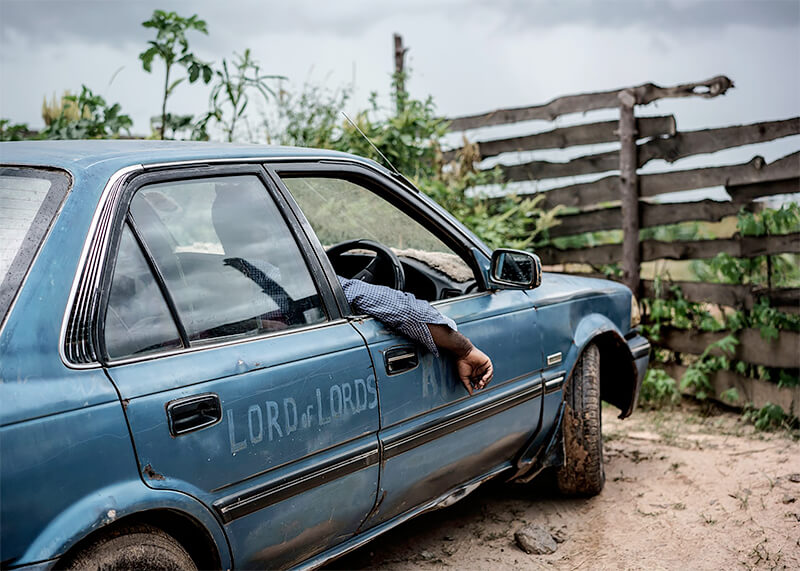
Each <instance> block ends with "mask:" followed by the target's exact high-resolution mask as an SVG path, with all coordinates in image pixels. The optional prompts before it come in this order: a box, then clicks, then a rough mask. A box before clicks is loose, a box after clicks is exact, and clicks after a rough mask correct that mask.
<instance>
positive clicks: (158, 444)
mask: <svg viewBox="0 0 800 571" xmlns="http://www.w3.org/2000/svg"><path fill="white" fill-rule="evenodd" d="M278 198H279V197H278ZM123 203H124V204H129V205H130V206H129V208H127V207H126V208H123V211H122V212H121V215H123V216H124V219H122V220H121V221H120V222H121V223H120V225H119V227H118V228H117V230H116V232H115V234H116V236H117V237H116V238H115V242H116V243H114V244H112V248H115V249H116V252H117V253H116V255H115V256H114V257H113V259H114V262H115V263H114V264H113V265H112V268H109V270H112V269H113V272H112V273H110V274H109V276H108V280H109V284H108V286H107V293H106V295H105V298H106V299H105V300H104V306H105V307H106V308H107V309H106V311H105V318H104V328H103V332H104V333H103V337H102V340H103V343H102V353H103V355H104V360H105V364H106V368H107V372H108V375H109V376H110V378H111V379H112V380H113V382H114V384H115V385H116V386H117V388H118V390H119V394H120V396H121V398H122V399H123V404H124V405H125V410H126V415H127V419H128V423H129V426H130V430H131V434H132V436H133V442H134V444H135V448H136V453H137V456H138V460H139V464H140V468H141V471H142V476H143V479H144V481H145V482H146V483H147V484H148V485H149V486H151V487H153V488H169V489H174V490H180V491H182V492H185V493H187V494H190V495H192V496H195V497H197V498H199V499H200V500H201V501H203V502H204V503H205V504H206V505H207V506H208V507H209V509H212V510H213V511H214V512H215V513H216V515H217V517H218V518H219V519H221V521H222V522H224V525H225V529H226V531H227V534H228V538H229V541H230V543H231V547H232V551H233V555H234V559H235V563H236V566H237V567H241V568H255V567H262V568H263V567H270V568H272V567H283V566H288V565H291V564H294V563H298V562H299V561H302V560H303V559H306V558H307V557H309V556H312V555H314V554H315V553H318V552H321V551H323V550H325V549H326V548H328V547H330V546H332V545H335V544H337V543H339V542H341V541H343V540H344V539H346V538H347V537H349V536H351V535H353V534H354V533H355V531H356V529H357V528H358V526H359V525H360V524H361V523H362V521H363V520H364V518H365V517H366V515H367V513H368V512H369V511H370V509H371V508H372V507H373V504H374V502H375V497H376V493H377V485H378V484H377V483H378V439H377V430H378V423H379V416H378V406H377V405H378V403H377V390H376V381H375V377H374V374H373V369H372V365H371V360H370V356H369V353H368V351H367V348H366V346H365V344H364V341H363V339H362V337H361V336H360V334H359V333H358V332H357V331H356V330H355V329H354V328H353V327H352V326H351V325H350V324H349V323H348V322H347V321H346V320H345V319H343V318H342V316H341V315H340V312H339V309H338V307H337V304H336V302H335V300H334V298H333V296H332V295H331V290H330V284H329V283H328V280H326V278H325V276H324V274H323V273H322V272H321V271H320V269H319V265H318V261H317V260H316V259H315V257H314V255H313V253H311V252H310V250H309V249H308V243H307V241H306V239H305V238H304V236H303V233H302V232H299V231H298V226H297V221H296V220H295V219H294V218H293V217H292V215H291V214H290V213H287V212H286V211H285V209H284V208H282V203H281V202H280V200H279V199H278V201H277V202H276V196H275V195H274V193H272V192H271V191H270V190H269V183H268V180H267V178H266V177H265V174H264V171H263V169H262V167H259V166H256V165H249V166H240V167H231V166H228V167H215V168H211V169H209V168H202V169H199V170H196V171H192V170H190V169H182V170H176V171H172V172H171V171H167V172H157V173H151V174H145V175H142V176H139V177H137V178H136V179H134V181H133V183H132V185H131V188H129V189H128V190H127V191H126V198H125V199H123ZM125 210H127V212H125ZM117 244H118V245H117Z"/></svg>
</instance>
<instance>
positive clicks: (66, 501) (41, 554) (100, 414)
mask: <svg viewBox="0 0 800 571" xmlns="http://www.w3.org/2000/svg"><path fill="white" fill-rule="evenodd" d="M85 375H86V376H90V375H93V376H97V377H104V376H105V375H103V373H102V371H99V370H95V371H86V372H85ZM97 382H98V383H99V382H101V380H100V379H97ZM44 395H46V393H44ZM44 395H43V397H42V398H44ZM0 440H2V446H0V466H1V467H2V486H0V504H2V508H3V535H2V543H0V550H2V562H3V564H4V565H9V564H25V563H31V562H34V561H38V560H44V559H50V558H52V557H56V556H58V555H60V554H61V553H63V551H64V550H66V548H68V547H69V546H70V545H71V544H72V543H73V542H74V541H76V540H77V539H80V538H81V537H82V536H83V535H84V534H86V533H87V532H88V531H89V530H90V529H91V528H92V527H94V526H99V525H101V524H102V522H103V521H104V520H106V521H113V519H115V518H116V514H112V517H111V519H108V518H109V516H108V513H107V512H108V510H112V511H113V510H116V509H119V512H120V513H122V512H124V511H125V509H127V508H128V506H129V504H128V502H130V501H131V499H130V498H128V497H126V496H119V497H111V496H107V495H104V494H103V492H102V490H108V489H111V488H113V487H114V486H117V485H122V484H127V483H129V482H131V481H135V482H138V483H139V484H141V480H140V479H139V471H138V469H137V467H136V459H135V457H134V454H133V450H132V449H131V441H130V435H129V434H128V431H127V428H126V425H125V417H124V415H123V412H122V406H121V405H120V403H119V401H118V400H115V401H114V402H112V403H107V404H103V405H97V406H90V407H86V408H83V409H80V410H75V411H71V412H66V413H62V414H55V415H50V416H45V417H41V418H37V419H33V420H29V421H25V422H19V423H16V424H13V425H10V426H5V427H3V428H2V429H0ZM103 499H105V500H107V501H108V503H106V502H104V501H103ZM68 514H70V515H68Z"/></svg>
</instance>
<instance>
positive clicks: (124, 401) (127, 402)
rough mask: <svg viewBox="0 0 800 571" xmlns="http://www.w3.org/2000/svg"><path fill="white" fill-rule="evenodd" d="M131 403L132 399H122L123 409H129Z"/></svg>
mask: <svg viewBox="0 0 800 571" xmlns="http://www.w3.org/2000/svg"><path fill="white" fill-rule="evenodd" d="M129 404H131V399H122V410H128V405H129Z"/></svg>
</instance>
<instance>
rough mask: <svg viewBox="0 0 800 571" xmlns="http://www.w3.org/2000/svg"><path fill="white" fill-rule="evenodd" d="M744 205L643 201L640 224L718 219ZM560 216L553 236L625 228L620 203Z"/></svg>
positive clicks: (707, 202)
mask: <svg viewBox="0 0 800 571" xmlns="http://www.w3.org/2000/svg"><path fill="white" fill-rule="evenodd" d="M751 206H757V205H751ZM741 208H742V205H741V204H738V203H736V202H718V201H716V200H708V199H706V200H700V201H697V202H678V203H675V204H647V203H645V202H640V203H639V213H640V219H639V226H640V227H641V228H652V227H654V226H664V225H666V224H677V223H678V222H689V221H706V222H719V221H720V220H722V219H723V218H725V217H726V216H735V215H736V214H737V213H738V212H739V210H741ZM558 220H559V221H560V222H561V224H559V225H558V226H554V227H553V228H550V229H549V230H548V234H549V236H550V237H551V238H555V237H558V236H571V235H574V234H582V233H584V232H597V231H599V230H614V229H617V228H622V214H621V208H620V207H619V206H613V207H611V208H603V209H600V210H591V211H589V212H578V213H576V214H566V215H563V216H559V217H558Z"/></svg>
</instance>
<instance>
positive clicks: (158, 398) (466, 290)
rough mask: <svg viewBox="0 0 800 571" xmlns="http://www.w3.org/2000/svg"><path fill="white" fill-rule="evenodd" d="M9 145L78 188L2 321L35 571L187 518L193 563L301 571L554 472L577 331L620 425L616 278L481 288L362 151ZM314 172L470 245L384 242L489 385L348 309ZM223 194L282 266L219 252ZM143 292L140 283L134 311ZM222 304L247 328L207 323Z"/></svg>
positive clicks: (432, 212)
mask: <svg viewBox="0 0 800 571" xmlns="http://www.w3.org/2000/svg"><path fill="white" fill-rule="evenodd" d="M2 150H3V160H4V162H7V163H8V164H11V165H14V168H15V169H20V168H21V169H24V168H26V167H25V165H31V167H35V168H46V169H49V171H53V172H60V173H62V174H63V176H64V177H65V180H69V182H70V186H69V188H68V191H67V192H66V193H65V194H64V195H63V197H62V198H63V202H62V203H60V204H59V205H58V206H57V207H53V208H52V211H53V214H52V219H50V220H47V221H46V224H47V225H48V228H47V232H46V233H45V235H44V236H43V238H42V239H41V243H40V244H39V245H38V246H37V248H36V255H35V257H33V258H32V263H31V264H30V268H29V269H28V271H27V273H26V275H25V277H24V280H22V281H21V282H20V285H19V287H16V286H15V291H14V292H13V301H12V303H11V304H10V305H9V308H8V311H6V312H5V315H0V438H1V439H2V443H3V445H2V447H0V455H1V458H0V460H2V461H0V478H2V485H1V486H0V494H2V501H1V502H0V506H1V509H2V520H3V521H4V522H9V521H13V522H15V523H14V525H7V524H6V523H4V525H3V527H2V538H0V564H2V566H3V567H4V568H6V567H9V568H13V567H22V566H39V567H40V568H43V569H44V568H50V567H52V566H54V565H56V564H58V562H59V561H60V558H61V557H62V556H64V555H65V554H69V553H73V552H74V551H75V550H76V549H80V547H81V546H82V545H83V543H84V542H85V541H87V540H90V539H92V538H95V537H100V536H101V535H102V534H103V533H106V532H108V531H109V530H124V528H125V525H126V524H128V523H129V522H132V521H136V522H144V523H147V524H149V525H154V526H156V527H158V526H161V527H162V528H164V529H165V530H166V531H167V532H168V533H169V532H170V531H171V530H180V531H176V532H175V536H176V537H179V538H180V540H181V541H183V542H185V545H186V547H187V550H188V551H189V552H190V554H191V556H192V557H193V558H194V559H195V561H196V562H197V563H198V565H200V566H201V567H203V566H207V567H220V568H255V567H269V568H288V567H298V568H313V567H316V566H319V565H322V564H324V563H325V562H326V561H328V560H330V559H331V558H333V557H336V556H339V555H341V554H343V553H345V552H347V551H349V550H352V549H354V548H356V547H358V546H360V545H362V544H363V543H364V542H366V541H368V540H369V539H371V538H372V537H375V536H376V535H378V534H379V533H383V532H384V531H386V530H388V529H391V528H392V527H394V526H396V525H398V524H400V523H402V522H404V521H407V520H408V519H409V518H411V517H413V516H415V515H417V514H419V513H422V512H424V511H427V510H429V509H434V508H436V507H443V506H446V505H450V504H452V503H453V502H455V501H458V500H459V499H461V498H463V497H464V496H466V495H467V494H468V493H469V492H471V491H472V490H473V489H475V488H476V487H477V486H478V485H479V484H480V483H481V482H483V481H485V480H487V479H489V478H492V477H495V476H503V477H506V478H512V477H513V478H518V479H530V477H532V475H533V474H535V473H536V472H538V471H539V470H540V469H541V468H542V467H544V466H551V465H558V463H559V462H561V461H563V455H560V454H559V447H558V444H559V442H560V441H559V435H560V418H561V413H562V410H563V407H562V401H563V392H564V385H565V383H566V382H568V380H569V378H570V374H571V372H572V369H573V367H574V366H575V364H576V362H577V361H578V358H579V357H580V355H581V353H582V351H583V350H584V349H585V348H586V346H587V345H588V344H590V343H593V344H596V345H597V346H598V347H599V348H600V352H601V392H602V398H603V399H604V400H607V401H608V402H610V403H612V404H614V405H615V406H617V407H618V408H619V409H620V411H621V416H627V415H629V414H630V413H631V412H632V410H633V408H634V406H635V402H636V398H637V396H638V390H639V386H640V384H641V380H642V378H643V376H644V372H645V370H646V367H647V363H648V354H649V344H648V343H647V341H646V340H645V339H644V338H642V337H641V336H640V335H638V333H637V332H636V330H635V329H633V328H632V327H631V315H630V300H631V294H630V292H629V291H628V290H627V289H626V288H625V287H624V286H621V285H619V284H615V283H612V282H608V281H605V280H595V279H587V278H579V277H572V276H565V275H559V274H551V273H545V274H544V277H543V280H542V284H541V285H540V286H539V287H536V288H535V289H528V290H519V289H495V290H489V289H487V288H486V284H487V283H489V274H490V265H491V254H492V252H491V251H490V250H489V248H487V247H486V246H485V245H484V244H482V243H481V242H480V241H479V240H478V239H477V238H476V237H475V236H474V235H473V234H472V233H471V232H470V231H469V230H467V229H466V228H464V227H463V226H462V225H461V224H460V223H459V222H457V221H456V220H454V219H453V218H452V216H450V215H449V214H448V213H446V212H444V211H442V210H441V209H440V208H439V207H438V206H437V205H435V204H434V203H433V202H432V201H431V200H430V199H428V198H427V197H425V196H424V195H421V194H420V193H419V192H418V191H416V189H413V188H411V187H410V186H409V185H408V183H407V182H405V181H403V180H400V179H399V178H398V177H395V176H394V175H392V174H390V173H388V172H387V171H386V170H385V169H383V168H382V167H380V166H378V165H376V164H375V163H372V162H371V161H367V160H365V159H361V158H358V157H353V156H350V155H345V154H341V153H335V152H329V151H317V150H303V149H283V148H268V149H267V148H260V147H257V146H234V145H211V144H189V143H186V144H180V143H172V142H158V141H147V142H137V141H84V142H77V141H75V142H53V143H13V144H8V143H3V144H2ZM304 173H308V176H309V177H313V180H319V179H325V178H326V177H328V178H329V179H332V180H342V181H348V184H350V185H351V186H352V184H354V182H353V181H355V183H358V184H360V185H363V188H365V189H369V191H370V192H372V193H374V194H375V195H376V196H379V197H380V198H381V199H382V200H383V199H385V200H386V201H387V202H389V203H391V208H394V209H398V210H399V211H401V212H405V213H407V214H409V215H411V216H412V217H413V218H414V220H416V221H417V222H419V224H420V225H421V227H424V228H425V229H426V230H427V231H430V232H431V233H432V235H434V236H435V237H436V240H433V242H435V243H437V244H438V243H442V244H444V245H445V246H447V247H448V248H449V249H450V251H451V252H452V253H454V254H455V256H456V257H460V259H461V260H462V261H463V263H464V264H465V265H466V266H468V268H469V272H471V273H472V274H473V275H472V279H468V280H467V281H457V280H455V279H450V277H449V276H448V275H446V274H443V273H442V271H441V269H435V268H434V267H433V266H431V267H429V268H427V267H426V266H425V265H424V264H421V263H420V261H419V259H411V258H407V257H402V256H403V254H402V248H401V250H398V251H401V259H402V261H403V264H404V265H405V266H406V271H407V272H408V273H409V275H410V276H412V279H411V285H410V286H409V287H410V288H411V289H409V291H412V292H414V293H417V294H418V295H420V296H421V297H424V295H423V292H425V291H435V292H437V293H436V294H431V295H433V297H426V299H429V301H431V302H432V303H433V305H434V306H435V307H437V309H439V311H441V312H442V313H443V314H445V315H447V316H448V317H450V318H452V319H453V320H454V321H455V322H456V323H457V325H458V328H459V330H460V331H461V332H462V333H464V334H465V335H467V336H468V337H469V338H470V339H471V340H472V341H473V342H474V343H475V345H476V346H478V347H480V348H481V349H482V350H483V351H484V352H486V353H487V354H488V355H489V356H490V357H491V358H492V360H493V363H494V366H495V372H494V380H493V382H492V384H490V385H489V386H488V387H487V388H486V389H484V390H482V391H478V392H476V393H475V394H474V395H472V396H469V395H468V393H467V392H466V390H465V389H464V387H463V385H462V384H461V383H460V381H458V379H457V376H456V374H455V371H454V368H453V363H452V361H451V359H450V358H449V357H448V356H447V355H443V356H440V357H434V356H433V355H431V354H429V353H426V352H425V351H424V350H423V349H422V348H420V347H418V346H416V345H414V344H413V343H411V342H410V341H409V340H408V339H406V338H404V337H402V336H400V335H398V334H396V333H395V332H393V331H390V330H388V329H387V328H386V327H385V326H384V325H382V324H381V323H380V322H378V321H376V320H374V319H372V318H368V317H365V316H355V315H352V314H351V312H350V308H349V307H348V306H347V303H346V301H345V300H344V295H343V292H342V291H341V287H340V285H339V283H338V280H337V278H336V275H337V273H339V272H340V271H341V268H338V267H337V268H334V267H333V266H332V264H331V263H330V261H329V260H328V259H327V257H326V256H325V248H326V247H327V246H330V245H331V241H330V239H329V238H328V237H326V236H323V235H322V234H320V231H319V229H318V228H316V227H312V224H310V223H309V220H308V219H307V217H306V213H307V212H308V211H307V204H306V203H305V202H304V201H303V200H299V198H300V197H298V196H293V195H292V193H290V192H289V189H288V186H287V185H285V184H284V180H285V178H286V177H295V178H296V177H298V176H303V174H304ZM192 185H193V186H192ZM186 189H189V190H190V192H187V191H186ZM148 192H149V193H150V194H147V193H148ZM204 193H205V194H204ZM226 193H236V194H235V195H233V194H226ZM247 193H249V195H248V194H247ZM143 196H144V197H145V199H143V198H142V197H143ZM225 196H236V197H241V198H240V199H237V200H236V201H233V202H231V204H233V205H236V204H239V203H244V200H245V198H244V197H245V196H250V197H251V198H250V199H248V200H251V201H252V200H256V201H257V202H256V203H253V205H254V206H248V208H245V209H241V208H240V210H239V211H238V212H239V214H237V216H239V217H243V216H244V217H246V216H248V209H251V210H253V211H254V212H255V211H257V210H258V209H263V213H261V214H259V217H260V218H259V220H260V221H261V222H262V226H263V227H265V228H266V229H265V230H264V231H265V232H266V231H267V230H269V231H270V232H277V231H278V230H280V231H281V232H282V233H280V234H279V235H276V236H277V237H275V238H270V241H269V244H270V246H269V247H272V248H277V250H276V251H277V254H276V256H277V258H275V257H273V258H271V259H272V260H273V262H274V263H269V261H268V263H263V262H264V261H263V260H259V259H258V254H254V255H253V254H240V253H233V249H232V248H231V247H230V242H226V243H223V242H225V241H224V240H222V237H221V233H222V228H220V227H219V226H218V225H219V220H220V219H223V218H221V214H219V215H218V213H219V212H222V210H221V209H220V210H216V209H217V206H215V205H216V204H217V203H218V202H224V199H225ZM137 197H139V198H137ZM253 197H255V198H253ZM295 199H297V200H295ZM137 200H139V203H136V201H137ZM142 201H144V202H146V204H141V203H142ZM258 201H260V202H258ZM248 204H250V203H248ZM323 206H324V204H323ZM192 209H194V210H192ZM259 212H261V211H259ZM270 216H271V218H269V217H270ZM185 220H192V221H193V222H192V224H191V228H188V229H187V228H184V227H182V226H181V224H183V221H185ZM234 220H236V219H235V218H234ZM265 220H266V221H268V222H264V221H265ZM241 226H242V228H233V229H232V230H237V231H239V232H242V231H244V230H245V228H244V227H245V226H247V224H241ZM198 228H199V229H200V230H199V232H198V233H197V234H196V235H191V234H192V232H194V231H195V230H197V229H198ZM190 235H191V236H190ZM187 236H189V237H188V238H187ZM217 236H219V237H220V243H219V244H217V243H212V242H213V241H214V240H216V237H217ZM234 238H235V237H234ZM156 239H158V240H156ZM404 239H405V238H404ZM431 240H432V239H428V241H429V242H430V241H431ZM265 243H266V242H265ZM403 247H406V246H403ZM125 248H127V250H125ZM171 255H172V256H174V258H175V263H174V267H170V266H168V265H165V264H164V263H163V259H164V258H163V257H164V256H167V257H168V256H171ZM406 255H411V254H406ZM248 256H255V257H248ZM137 259H138V260H139V262H137V263H138V264H139V265H138V266H135V264H134V262H135V261H136V260H137ZM275 259H278V260H279V261H278V262H275ZM354 259H357V258H354ZM131 260H133V261H131ZM203 264H205V266H203ZM209 264H211V265H209ZM134 266H135V267H136V268H138V269H136V271H134V270H133V269H131V268H134ZM198 268H200V269H198ZM292 268H305V269H304V270H303V272H304V273H303V274H302V276H300V277H298V276H297V275H292V271H294V270H292ZM137 272H138V273H137ZM298 275H299V274H298ZM115 276H121V277H115ZM226 279H230V280H233V281H231V282H230V286H229V285H227V284H228V282H225V281H224V280H226ZM219 280H223V281H219ZM236 280H239V281H236ZM428 281H429V282H430V283H429V284H428ZM236 284H239V285H236ZM242 284H244V285H242ZM254 284H255V285H254ZM276 284H277V287H276ZM298 284H299V285H298ZM425 284H428V285H430V287H429V288H428V289H424V287H423V286H425ZM415 287H416V288H418V289H414V288H415ZM426 287H427V286H426ZM143 292H149V294H148V295H151V296H155V297H151V298H148V299H149V300H150V301H148V302H147V303H144V304H139V303H138V302H137V303H133V302H132V301H131V300H134V301H135V300H137V299H139V298H138V297H136V296H141V295H144V294H143ZM182 292H187V293H186V295H185V296H184V297H182V296H183V295H184V294H183V293H182ZM246 292H251V293H246ZM252 292H255V293H252ZM296 292H304V293H302V294H297V293H296ZM248 295H253V296H260V295H267V296H270V299H272V300H273V301H274V300H277V301H274V302H270V303H271V305H270V304H266V302H263V301H259V300H258V299H255V298H254V299H250V298H246V296H248ZM242 296H245V297H242ZM298 296H299V297H298ZM226 300H230V302H231V303H230V305H231V307H232V309H230V310H229V309H227V308H224V307H221V306H219V304H220V303H222V302H225V301H226ZM126 304H127V305H126ZM214 304H217V305H216V306H215V305H214ZM265 304H266V305H265ZM293 304H294V305H293ZM0 307H2V306H0ZM154 307H159V308H161V309H160V310H159V311H160V313H159V311H155V310H154V309H153V308H154ZM206 307H213V308H214V309H213V311H211V310H208V311H206V309H205V308H206ZM243 308H244V309H243ZM248 308H250V309H248ZM252 308H256V309H252ZM242 311H245V312H246V311H251V313H252V314H254V317H253V318H252V319H251V318H249V315H251V314H247V313H244V314H242ZM132 312H133V313H132ZM136 312H139V313H140V314H141V315H142V318H141V319H140V320H139V321H131V320H130V315H132V314H135V315H138V314H136ZM204 312H205V313H204ZM236 312H238V313H236ZM229 313H230V314H233V313H236V314H237V315H240V314H241V315H244V317H246V318H247V319H242V318H241V317H239V318H236V319H229V321H227V322H220V323H221V325H220V324H218V323H217V322H218V321H219V319H222V317H220V316H221V315H222V316H224V315H227V314H229ZM215 320H216V321H215ZM208 323H212V325H208ZM112 332H114V333H113V335H112ZM170 332H171V333H170ZM159 335H161V336H162V337H163V336H166V337H164V338H163V339H162V338H160V337H159ZM137 336H138V337H137ZM137 338H140V339H143V340H144V341H143V342H142V343H140V345H136V344H135V343H134V341H135V340H136V339H137Z"/></svg>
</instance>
